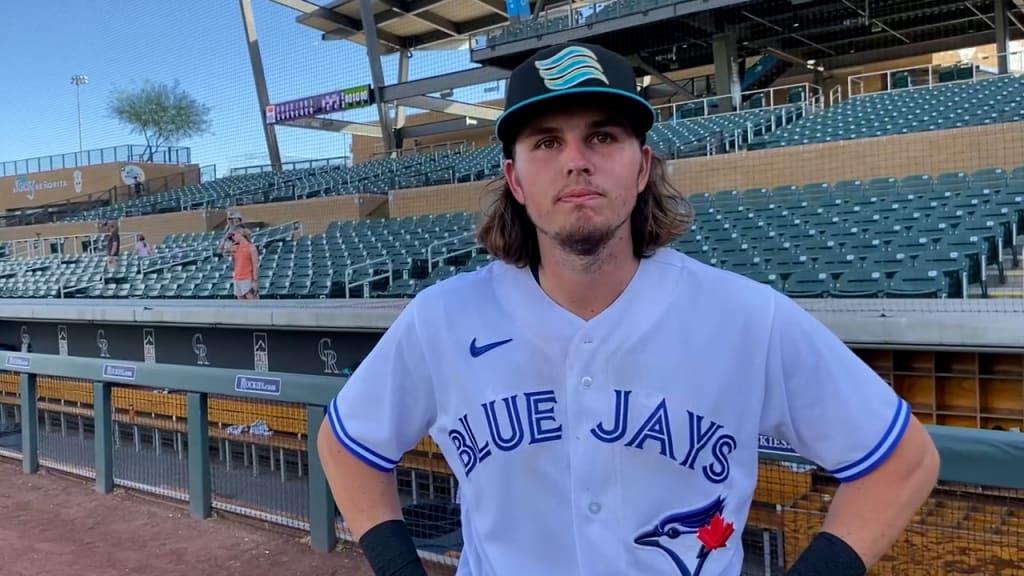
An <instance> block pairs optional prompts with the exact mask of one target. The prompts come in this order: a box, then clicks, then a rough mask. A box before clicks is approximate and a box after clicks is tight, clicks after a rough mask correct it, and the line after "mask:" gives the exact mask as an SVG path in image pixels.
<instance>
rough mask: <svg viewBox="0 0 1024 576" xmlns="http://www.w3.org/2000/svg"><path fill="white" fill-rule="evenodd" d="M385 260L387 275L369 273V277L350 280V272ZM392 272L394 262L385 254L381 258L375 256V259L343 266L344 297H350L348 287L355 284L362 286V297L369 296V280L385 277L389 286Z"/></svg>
mask: <svg viewBox="0 0 1024 576" xmlns="http://www.w3.org/2000/svg"><path fill="white" fill-rule="evenodd" d="M385 260H386V261H387V263H388V272H387V275H385V274H383V273H381V274H378V275H376V276H373V275H371V276H370V277H369V278H365V279H363V280H360V281H359V282H352V274H353V273H354V271H355V270H358V269H360V268H369V267H371V266H372V265H374V264H379V263H381V262H383V261H385ZM394 273H395V267H394V263H393V262H392V261H391V258H388V257H386V256H385V257H383V258H377V259H375V260H368V261H366V262H363V263H362V264H356V265H355V266H347V267H346V268H345V298H349V297H350V296H349V295H350V289H351V288H353V287H355V286H360V285H362V286H363V297H364V298H365V297H369V293H368V291H369V284H370V282H373V281H374V280H380V279H381V278H385V277H386V278H388V279H389V286H388V287H389V288H390V279H391V278H394Z"/></svg>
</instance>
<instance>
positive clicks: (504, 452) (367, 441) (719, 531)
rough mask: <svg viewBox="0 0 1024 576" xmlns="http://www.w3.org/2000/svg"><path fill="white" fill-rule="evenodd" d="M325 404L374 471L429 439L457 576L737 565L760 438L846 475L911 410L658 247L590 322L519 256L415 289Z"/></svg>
mask: <svg viewBox="0 0 1024 576" xmlns="http://www.w3.org/2000/svg"><path fill="white" fill-rule="evenodd" d="M328 413H329V418H330V424H331V426H332V428H333V430H334V433H335V436H336V437H337V438H338V440H339V441H340V442H341V443H342V444H343V445H344V446H346V447H347V448H348V449H349V450H350V451H351V452H352V453H354V454H355V455H356V456H358V457H359V458H360V459H362V460H363V461H364V462H365V463H367V464H369V465H370V466H373V467H374V468H377V469H379V470H391V469H392V468H394V467H395V465H396V464H397V463H398V461H399V459H400V458H401V457H402V454H403V453H404V452H406V451H407V450H409V449H411V448H412V447H414V446H415V445H416V443H417V442H418V441H419V440H420V438H422V437H423V436H424V435H426V434H428V433H429V434H430V436H431V437H432V438H433V439H434V441H435V442H436V443H437V444H438V446H440V447H441V449H442V450H443V451H444V455H445V457H446V459H447V461H448V463H449V465H450V466H451V468H452V470H453V471H454V473H455V475H456V476H457V478H458V480H459V481H460V483H461V486H460V496H461V499H462V531H463V539H464V547H463V550H462V556H461V560H460V563H459V568H458V572H457V574H458V575H460V576H467V575H472V576H507V575H509V574H529V575H531V576H545V575H557V576H576V575H578V576H603V575H608V576H622V575H627V574H637V575H640V574H642V575H652V574H663V575H666V576H679V575H683V576H699V575H700V574H704V575H705V576H708V575H712V574H713V575H728V576H733V575H738V574H739V573H740V568H741V564H742V560H743V558H742V556H743V550H742V544H741V534H742V531H743V526H744V524H745V522H746V519H747V513H748V510H749V507H750V503H751V499H752V496H753V493H754V488H755V485H756V482H757V463H758V438H759V434H768V435H771V436H773V437H775V438H777V439H779V440H783V441H786V442H788V443H790V444H791V445H792V446H793V447H794V448H795V449H796V450H797V451H799V453H800V454H801V455H802V456H804V457H805V458H807V459H809V460H811V461H813V462H815V463H817V464H818V465H819V466H821V467H823V468H824V469H826V470H828V471H830V472H831V473H832V474H833V475H834V476H835V477H836V478H838V479H839V480H842V481H849V480H852V479H855V478H858V477H860V476H862V475H864V474H867V473H868V472H870V471H871V470H873V469H874V468H875V467H877V466H878V465H879V464H880V463H881V462H882V461H883V460H884V459H885V458H886V457H887V456H888V455H889V454H890V453H891V452H892V450H893V448H894V447H895V446H896V444H897V443H898V442H899V440H900V438H901V437H902V434H903V432H904V430H905V428H906V426H907V422H908V419H909V416H910V411H909V407H908V406H907V404H906V403H905V402H904V401H902V400H901V399H900V398H899V397H898V396H897V395H896V394H895V393H894V392H893V390H892V389H891V388H890V387H889V386H888V385H887V384H886V383H885V382H884V381H883V380H881V379H880V378H879V377H878V376H877V375H876V374H875V373H874V372H873V371H872V370H871V369H870V368H869V367H868V366H866V365H865V364H864V363H863V362H862V361H861V360H860V359H859V358H858V357H857V356H856V355H855V354H853V353H852V352H851V351H850V350H849V349H848V348H847V347H846V346H845V345H844V344H843V343H842V342H841V341H840V340H839V339H838V338H836V337H835V335H833V334H832V333H831V332H830V331H829V330H828V329H826V328H825V327H824V326H822V325H821V324H820V323H819V322H818V321H817V320H816V319H814V318H813V317H812V316H811V315H810V314H808V313H807V312H806V311H804V310H803V309H802V308H800V307H799V306H798V305H796V304H795V303H794V302H793V301H791V300H789V299H788V298H786V297H785V296H784V295H781V294H779V293H778V292H776V291H775V290H773V289H771V288H770V287H768V286H764V285H761V284H757V283H755V282H753V281H751V280H749V279H747V278H744V277H742V276H739V275H737V274H733V273H730V272H726V271H723V270H719V269H716V268H712V267H709V266H706V265H704V264H701V263H699V262H697V261H696V260H694V259H691V258H689V257H687V256H685V255H683V254H680V253H678V252H676V251H674V250H670V249H661V250H659V251H658V252H657V253H656V254H655V255H654V256H653V257H651V258H647V259H644V260H642V261H641V264H640V267H639V269H638V270H637V272H636V274H635V276H634V277H633V278H632V280H631V281H630V283H629V285H628V286H627V287H626V289H625V291H624V292H623V293H622V294H621V295H620V296H619V297H618V298H617V299H616V300H615V302H614V303H612V304H611V306H610V307H608V308H607V309H606V310H604V311H603V312H601V313H600V314H599V315H598V316H597V317H595V318H593V319H591V320H590V321H584V320H582V319H581V318H579V317H577V316H575V315H574V314H572V313H570V312H568V311H567V310H565V309H564V308H562V307H560V306H559V305H558V304H557V303H555V302H554V301H553V300H551V299H550V298H549V297H548V296H547V295H546V293H545V292H544V291H543V290H542V289H541V287H540V286H539V285H538V284H537V282H536V280H535V279H534V277H533V275H532V274H531V272H530V270H529V269H528V268H526V269H519V268H515V267H513V266H509V265H506V264H503V263H499V262H496V263H493V264H491V265H489V266H487V267H485V268H483V269H481V270H478V271H475V272H472V273H467V274H462V275H459V276H456V277H455V278H452V279H449V280H447V281H445V282H443V283H440V284H438V285H436V286H433V287H431V288H429V289H427V290H425V291H423V292H421V293H420V294H419V295H418V296H417V297H416V298H415V299H414V300H413V301H412V302H411V303H410V304H409V305H408V306H407V307H406V308H405V309H404V310H403V312H402V313H401V314H400V316H399V318H398V319H397V320H396V322H395V323H394V324H393V325H392V326H391V327H390V329H389V330H388V331H387V332H386V334H385V335H384V336H383V338H382V339H381V341H380V342H379V343H378V345H377V346H376V348H375V349H374V350H373V351H372V352H371V353H370V354H369V355H368V357H367V358H366V359H365V361H364V362H363V363H362V364H361V365H360V367H359V368H358V370H356V372H355V373H354V374H353V375H352V377H351V379H350V380H349V381H348V383H347V384H346V385H345V386H344V387H343V389H342V390H341V392H340V393H339V394H338V396H337V398H336V399H335V400H334V402H333V404H332V405H331V406H330V407H329V410H328Z"/></svg>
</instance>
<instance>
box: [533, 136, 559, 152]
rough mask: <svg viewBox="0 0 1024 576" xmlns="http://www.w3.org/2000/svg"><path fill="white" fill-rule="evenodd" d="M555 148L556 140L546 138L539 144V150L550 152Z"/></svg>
mask: <svg viewBox="0 0 1024 576" xmlns="http://www.w3.org/2000/svg"><path fill="white" fill-rule="evenodd" d="M554 147H555V139H554V138H545V139H543V140H541V141H539V142H537V148H541V149H544V150H550V149H551V148H554Z"/></svg>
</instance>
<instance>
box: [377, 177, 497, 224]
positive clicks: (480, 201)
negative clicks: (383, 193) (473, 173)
mask: <svg viewBox="0 0 1024 576" xmlns="http://www.w3.org/2000/svg"><path fill="white" fill-rule="evenodd" d="M493 193H494V188H493V186H492V185H490V184H489V183H488V182H467V183H464V184H447V185H444V186H430V187H427V188H408V189H405V190H392V191H391V193H390V194H388V204H389V213H390V214H391V217H392V218H400V217H403V216H418V215H420V214H443V213H446V212H480V211H482V210H483V209H484V207H486V202H488V199H489V198H491V197H492V194H493Z"/></svg>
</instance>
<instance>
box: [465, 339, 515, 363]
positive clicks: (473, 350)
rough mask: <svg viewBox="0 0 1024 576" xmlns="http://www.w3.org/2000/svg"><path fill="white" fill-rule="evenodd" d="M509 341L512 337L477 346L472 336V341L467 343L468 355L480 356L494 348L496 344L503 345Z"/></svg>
mask: <svg viewBox="0 0 1024 576" xmlns="http://www.w3.org/2000/svg"><path fill="white" fill-rule="evenodd" d="M511 341H512V339H511V338H509V339H508V340H498V341H497V342H491V343H490V344H484V345H483V346H477V345H476V338H473V341H472V342H470V343H469V355H470V356H472V357H473V358H479V357H480V356H483V355H484V354H487V353H488V352H490V351H491V350H494V349H495V348H497V347H498V346H504V345H505V344H508V343H509V342H511Z"/></svg>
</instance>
